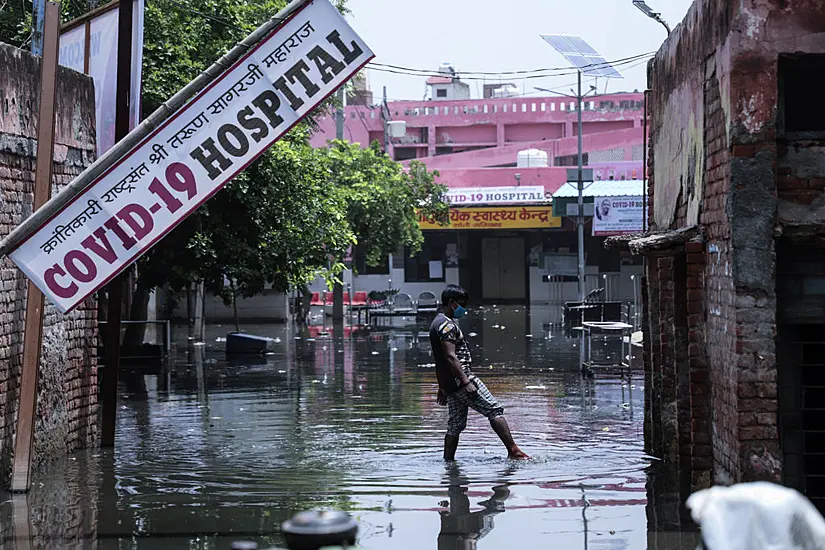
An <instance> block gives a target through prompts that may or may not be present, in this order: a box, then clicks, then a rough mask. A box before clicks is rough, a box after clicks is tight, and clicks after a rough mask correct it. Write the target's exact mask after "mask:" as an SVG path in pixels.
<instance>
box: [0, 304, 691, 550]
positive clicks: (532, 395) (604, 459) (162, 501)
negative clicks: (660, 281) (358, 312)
mask: <svg viewBox="0 0 825 550" xmlns="http://www.w3.org/2000/svg"><path fill="white" fill-rule="evenodd" d="M542 317H543V315H541V312H540V311H534V312H533V314H532V315H530V314H529V313H528V312H526V311H525V310H523V309H518V308H509V309H504V308H502V309H492V308H491V309H488V310H486V311H483V312H479V311H477V312H475V314H474V315H473V316H472V317H470V318H468V319H466V320H462V326H463V328H464V331H465V333H466V334H473V336H472V337H471V345H472V347H473V352H474V354H475V359H476V363H477V367H476V369H475V370H476V372H477V374H479V375H480V376H481V377H483V379H484V381H485V382H486V383H487V385H488V386H489V388H490V389H491V390H492V392H493V393H494V394H495V395H496V396H497V397H498V398H499V400H500V401H501V402H502V403H503V404H504V405H505V407H506V414H507V418H508V420H509V421H510V424H511V427H512V429H513V432H514V435H515V437H516V441H517V442H518V443H519V444H520V445H521V446H522V448H523V449H524V450H525V451H527V452H528V453H529V454H531V455H532V456H533V457H534V458H533V460H530V461H528V462H521V463H515V462H511V461H508V460H506V458H505V453H504V449H503V447H501V444H500V443H499V442H498V440H497V438H496V437H495V435H494V434H493V433H492V431H491V429H490V427H489V425H488V424H487V422H486V420H484V419H483V418H481V417H480V416H478V415H475V416H473V413H471V418H470V424H469V428H468V430H467V431H466V432H465V434H464V435H463V437H462V440H461V446H460V448H459V452H458V457H457V458H458V460H457V463H456V464H454V465H446V464H445V463H444V462H443V461H442V460H441V458H440V456H441V445H442V441H443V434H444V428H445V423H446V409H444V408H442V407H439V406H437V405H436V403H435V390H436V385H435V375H434V371H433V365H432V358H431V356H430V351H429V340H428V339H427V335H426V330H427V326H426V324H422V325H421V326H420V327H418V328H416V327H415V326H405V327H401V326H396V327H394V328H389V327H387V328H380V327H379V328H373V329H371V330H362V331H349V330H348V331H347V334H345V335H335V334H331V335H325V334H324V331H323V329H321V328H313V329H311V330H306V329H303V330H299V331H298V332H296V329H291V328H287V327H284V326H277V325H267V326H248V327H244V328H245V329H246V330H247V331H249V332H252V333H256V334H261V335H265V336H271V337H277V338H279V339H280V343H279V344H278V350H277V352H276V353H275V354H274V355H271V356H268V357H266V358H265V359H255V360H247V361H243V362H236V361H229V362H227V361H226V359H225V357H224V354H223V353H222V350H223V346H224V344H223V343H222V342H219V341H216V339H217V338H219V337H222V336H225V333H226V332H227V331H229V330H230V328H229V327H217V326H213V327H210V328H209V337H208V338H207V342H206V345H205V346H197V347H193V348H191V351H190V352H189V353H187V352H186V347H187V340H186V333H185V332H184V330H185V329H184V330H180V331H178V332H177V334H176V340H177V341H178V344H179V346H180V349H181V352H180V353H179V358H178V364H177V365H176V367H175V368H174V370H172V371H171V373H170V374H169V376H168V378H166V379H161V380H158V378H157V377H149V378H148V380H149V387H150V392H149V393H150V395H149V399H148V401H134V400H129V399H122V400H121V406H120V409H119V411H118V425H117V448H116V450H115V451H114V452H113V453H111V452H108V453H107V452H94V453H86V454H82V455H79V456H76V457H72V459H70V460H68V461H66V462H65V463H61V464H58V465H55V467H54V468H51V469H50V470H49V472H48V473H46V474H44V475H41V476H40V477H39V478H38V480H37V485H36V487H35V490H34V491H33V492H32V494H31V495H30V496H29V497H28V500H27V501H26V500H25V499H24V500H17V501H12V500H11V499H10V500H9V501H7V503H6V505H5V507H4V509H2V510H3V511H0V529H2V532H3V534H4V535H5V539H4V540H5V545H4V547H17V548H24V547H25V548H28V547H32V548H47V547H48V548H68V547H73V548H119V549H121V548H123V549H125V548H141V549H142V548H147V549H148V548H152V549H165V548H204V549H206V548H218V549H222V548H229V546H230V544H231V542H232V541H234V540H239V539H244V540H245V539H252V540H256V541H258V542H259V543H260V544H261V547H266V546H267V545H270V546H271V545H278V544H281V543H282V539H281V538H280V535H279V534H278V526H279V524H280V523H281V522H282V521H283V520H285V519H287V518H288V517H290V516H291V515H292V514H293V513H295V512H297V511H300V510H304V509H308V508H312V507H330V508H336V509H342V510H346V511H349V512H351V513H352V514H353V515H354V516H355V517H356V518H357V519H358V520H359V522H360V525H361V531H360V539H359V542H360V545H361V546H362V547H364V548H368V549H387V548H392V549H398V550H402V549H410V550H412V549H416V550H419V549H426V548H438V549H447V548H449V549H453V548H482V549H498V548H539V547H550V546H551V545H552V547H554V548H594V549H595V548H615V549H620V548H622V549H623V548H627V549H645V548H648V547H651V548H653V547H654V546H651V545H649V535H648V519H647V518H648V514H649V513H651V510H650V507H649V506H648V505H647V502H648V495H647V492H646V489H645V487H646V473H645V470H646V468H647V467H648V465H649V464H650V460H649V459H648V457H646V456H645V454H644V452H643V441H642V439H643V434H642V423H643V402H644V393H643V392H644V388H643V381H642V380H641V379H640V376H639V374H638V373H637V374H636V375H635V378H633V379H631V380H630V381H629V382H628V381H622V380H621V378H620V377H619V376H618V374H614V373H600V374H598V375H597V376H596V378H595V380H589V381H588V380H583V379H582V377H581V375H580V371H579V368H578V348H577V347H574V346H575V344H574V343H573V342H572V341H570V340H567V339H566V338H565V337H564V336H563V335H561V334H558V335H556V334H553V335H549V334H548V333H547V332H546V331H545V330H544V329H543V327H542V320H543V319H542ZM394 324H396V325H401V324H403V322H400V321H397V322H396V323H394ZM330 329H331V327H327V329H326V330H327V331H329V330H330ZM41 483H42V484H43V485H42V486H40V484H41ZM585 499H586V501H587V503H588V506H587V507H586V508H585V506H584V503H585ZM26 514H28V520H27V521H26V522H23V521H22V520H21V518H24V517H25V515H26ZM26 526H28V529H29V531H28V533H27V532H26ZM14 537H17V538H16V539H15V538H14ZM30 540H32V541H33V543H32V545H31V546H27V544H28V542H29V541H30ZM691 540H692V536H691V535H684V536H677V537H673V541H674V542H673V545H670V544H668V545H666V546H656V547H657V548H677V547H680V546H679V545H680V544H684V546H683V547H684V548H692V547H695V545H693V544H692V543H691Z"/></svg>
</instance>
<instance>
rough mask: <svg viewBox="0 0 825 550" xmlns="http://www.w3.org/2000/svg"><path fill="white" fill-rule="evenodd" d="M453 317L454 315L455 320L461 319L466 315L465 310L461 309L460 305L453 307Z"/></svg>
mask: <svg viewBox="0 0 825 550" xmlns="http://www.w3.org/2000/svg"><path fill="white" fill-rule="evenodd" d="M453 315H455V318H456V319H461V318H462V317H464V316H465V315H467V310H466V309H465V308H463V307H461V306H460V305H456V306H455V311H454V312H453Z"/></svg>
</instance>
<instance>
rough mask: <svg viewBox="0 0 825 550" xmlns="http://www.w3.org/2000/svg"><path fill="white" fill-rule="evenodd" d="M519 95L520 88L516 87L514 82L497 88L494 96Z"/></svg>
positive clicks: (496, 97)
mask: <svg viewBox="0 0 825 550" xmlns="http://www.w3.org/2000/svg"><path fill="white" fill-rule="evenodd" d="M517 95H518V88H516V87H515V86H513V85H512V84H508V85H507V86H502V87H500V88H496V89H495V90H493V97H494V98H495V99H502V98H507V97H515V96H517Z"/></svg>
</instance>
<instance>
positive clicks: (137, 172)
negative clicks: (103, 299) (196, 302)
mask: <svg viewBox="0 0 825 550" xmlns="http://www.w3.org/2000/svg"><path fill="white" fill-rule="evenodd" d="M372 57H373V53H372V51H371V50H370V49H369V48H368V47H367V45H366V44H365V43H364V42H363V41H362V40H361V39H360V38H359V37H358V35H356V34H355V32H354V31H353V30H352V29H351V28H350V26H349V25H348V24H347V23H346V21H345V20H344V18H343V17H342V16H341V14H340V13H339V12H338V10H337V9H336V8H335V7H334V6H333V5H332V4H330V3H329V2H328V1H327V0H314V1H313V2H311V3H308V4H306V5H305V6H304V7H303V8H301V9H300V10H299V11H297V12H296V13H295V14H294V15H293V16H292V17H291V18H290V19H289V20H288V21H287V22H285V23H284V24H283V25H282V26H280V27H278V28H277V29H276V30H275V31H274V32H272V33H271V34H270V35H269V36H268V37H266V38H264V39H263V40H261V41H260V42H259V43H258V44H257V46H255V47H254V48H252V49H251V50H250V51H249V52H248V53H247V54H246V55H244V56H243V57H241V59H239V60H238V61H237V62H236V63H234V64H233V65H232V66H231V67H230V68H229V69H228V70H226V71H225V72H224V73H222V74H221V75H220V76H219V77H218V78H216V79H215V81H214V82H212V84H210V85H209V86H208V87H207V88H205V89H204V90H201V91H200V92H199V93H198V94H197V95H196V96H195V97H194V98H193V99H192V100H191V101H190V102H188V103H187V104H186V105H185V106H184V107H182V108H181V109H180V110H179V111H178V112H177V113H175V115H174V116H173V117H171V118H170V119H169V120H167V121H166V122H165V123H164V124H163V125H161V126H160V127H159V128H158V129H157V130H155V131H154V132H152V133H151V134H149V136H147V138H146V139H145V140H143V141H142V142H140V143H139V144H138V145H136V146H135V147H134V148H132V149H131V150H130V151H129V152H128V153H126V154H125V155H124V156H123V158H121V159H120V160H119V161H118V162H117V163H116V164H115V165H114V166H113V167H112V168H110V169H109V170H108V171H107V172H105V173H104V174H103V175H101V176H100V177H99V178H98V179H97V180H95V181H94V182H93V183H92V184H91V185H89V186H88V187H87V188H86V189H85V190H84V191H83V192H81V193H80V194H79V195H78V196H76V197H74V199H73V200H72V201H71V202H69V203H68V204H67V205H66V206H65V207H64V208H63V209H62V210H61V211H59V212H58V213H57V214H56V215H55V216H54V217H52V218H51V219H50V220H49V221H48V222H46V223H44V224H43V225H42V226H41V227H40V228H39V229H38V230H37V232H35V233H34V234H32V235H31V236H30V237H29V238H28V239H27V240H25V241H24V242H23V243H22V244H21V245H20V246H19V247H18V248H17V249H15V250H14V251H13V252H12V253H11V254H10V256H11V258H12V260H13V261H14V263H15V264H17V265H18V266H19V267H20V269H22V270H23V272H24V273H25V274H26V276H28V277H29V278H30V279H31V280H32V281H33V282H34V283H35V284H36V285H37V286H38V287H39V288H40V289H41V290H42V291H43V292H44V293H45V294H46V295H47V296H48V297H49V298H50V299H51V300H52V301H53V302H54V303H55V305H56V306H57V308H58V309H59V310H60V311H62V312H66V311H69V310H71V309H73V308H75V307H76V306H77V305H78V304H80V303H81V302H82V301H83V300H84V299H85V298H87V297H88V296H89V295H91V294H92V293H94V292H95V291H97V290H98V289H100V288H101V287H102V286H103V285H105V284H106V283H107V282H108V281H110V280H111V279H112V278H113V277H115V276H116V275H117V274H118V273H120V272H121V271H123V270H124V269H125V268H126V267H127V266H129V265H130V264H131V263H132V262H134V261H135V260H136V259H137V258H138V257H140V256H141V255H142V254H144V253H145V252H146V251H147V250H149V248H151V247H152V245H154V244H155V243H156V242H158V241H159V240H160V239H162V238H163V237H164V236H165V235H166V234H168V233H169V232H170V231H171V230H172V229H173V228H174V227H175V226H176V225H177V224H179V223H180V222H181V221H182V220H183V219H184V218H186V217H187V216H188V215H189V214H190V213H192V212H193V211H194V210H195V209H197V208H198V207H199V206H200V205H201V204H203V203H204V202H205V201H206V200H208V199H209V198H210V197H212V196H213V195H214V194H215V193H217V192H218V191H219V190H220V189H221V188H222V187H223V186H224V185H226V183H227V182H229V181H230V180H231V179H232V178H233V177H235V176H236V175H237V174H238V173H239V172H240V171H241V170H243V169H244V168H246V167H247V166H248V165H249V164H250V163H251V162H252V161H254V160H255V159H256V158H257V157H258V156H260V155H261V154H262V153H263V152H264V151H266V149H268V148H269V147H270V146H271V145H272V144H273V143H274V142H275V141H276V140H278V139H279V138H280V137H281V136H283V135H284V134H285V133H286V132H287V131H289V129H290V128H292V127H293V126H294V125H295V124H297V123H298V122H299V121H300V120H301V119H302V118H303V117H305V116H306V115H307V114H308V113H309V112H310V111H311V110H312V109H314V108H315V107H316V106H317V105H318V104H320V103H321V102H322V101H324V100H325V99H326V98H327V97H329V96H330V95H331V94H332V93H333V92H334V91H335V90H336V89H337V88H339V87H340V86H341V85H342V84H344V83H345V82H346V81H347V80H348V79H349V78H350V77H351V76H352V75H353V74H355V73H356V72H357V71H358V70H360V69H361V68H362V67H363V66H364V65H366V63H367V62H368V61H369V60H370V59H372Z"/></svg>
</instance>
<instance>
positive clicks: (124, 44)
mask: <svg viewBox="0 0 825 550" xmlns="http://www.w3.org/2000/svg"><path fill="white" fill-rule="evenodd" d="M133 5H134V4H133V2H132V0H125V1H121V2H120V7H119V11H118V25H117V91H116V92H115V142H118V141H120V140H122V139H123V138H125V137H126V136H127V135H128V134H129V99H130V97H131V91H132V17H133V13H132V12H133ZM128 280H129V275H128V270H127V271H124V272H123V273H121V274H120V275H118V276H117V277H115V278H114V279H113V280H112V282H111V283H109V284H108V285H107V286H106V292H107V294H108V298H109V303H108V313H107V316H106V340H105V342H106V347H105V353H106V366H105V367H104V368H103V373H102V377H101V378H102V385H103V395H102V398H103V402H102V408H103V411H102V416H103V427H102V430H101V438H100V444H101V446H102V447H114V446H115V424H116V422H117V378H118V371H119V370H120V320H121V319H122V317H123V286H124V284H125V283H126V281H128Z"/></svg>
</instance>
